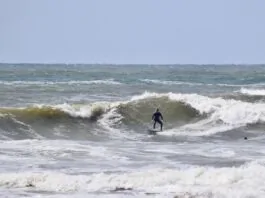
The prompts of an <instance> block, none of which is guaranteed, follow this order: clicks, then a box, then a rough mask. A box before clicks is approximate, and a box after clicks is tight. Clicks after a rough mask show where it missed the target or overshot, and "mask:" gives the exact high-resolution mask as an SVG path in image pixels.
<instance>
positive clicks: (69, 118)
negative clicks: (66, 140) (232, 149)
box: [0, 92, 265, 138]
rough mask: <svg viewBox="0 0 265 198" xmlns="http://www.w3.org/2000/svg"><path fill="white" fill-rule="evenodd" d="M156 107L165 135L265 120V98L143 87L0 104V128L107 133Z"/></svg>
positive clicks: (140, 123) (141, 123)
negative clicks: (94, 97)
mask: <svg viewBox="0 0 265 198" xmlns="http://www.w3.org/2000/svg"><path fill="white" fill-rule="evenodd" d="M156 108H160V109H161V112H162V113H163V115H164V119H165V125H166V127H167V129H166V131H165V133H163V134H165V135H167V134H168V135H169V134H170V135H172V134H173V135H179V134H181V135H183V134H185V135H199V136H201V135H212V134H216V133H219V132H226V131H228V130H233V129H236V128H239V127H246V126H255V125H257V124H265V113H264V112H265V104H264V103H262V102H259V103H251V102H245V101H239V100H235V99H225V98H222V97H215V98H214V97H208V96H202V95H198V94H180V93H164V94H163V93H162V94H159V93H150V92H145V93H143V94H142V95H137V96H134V97H132V98H131V99H130V100H128V101H117V102H96V103H91V104H87V105H78V104H60V105H54V106H47V105H35V106H31V107H25V108H0V115H1V116H0V123H1V127H0V130H1V131H5V133H7V134H8V133H9V132H11V131H12V132H14V131H18V133H20V132H21V131H22V129H25V128H28V131H29V130H31V131H39V130H40V129H45V130H46V131H47V129H50V131H54V130H55V129H58V127H60V129H64V130H65V131H71V130H72V131H79V130H80V128H81V129H82V130H83V131H84V132H85V131H86V132H88V131H89V132H91V133H93V131H104V130H107V131H109V133H111V130H114V129H115V130H123V129H129V130H134V131H135V132H136V133H137V132H138V131H139V130H138V129H139V127H140V128H143V127H147V126H150V125H151V116H152V113H153V111H154V110H155V109H156ZM70 129H71V130H70ZM75 129H76V130H75ZM77 129H78V130H77ZM180 132H181V133H180ZM0 133H1V132H0ZM51 133H52V132H51ZM69 133H70V132H69ZM109 133H108V134H109ZM42 135H43V134H42ZM68 135H69V134H68ZM44 136H45V135H44ZM20 138H21V135H20Z"/></svg>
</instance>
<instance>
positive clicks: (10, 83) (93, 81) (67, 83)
mask: <svg viewBox="0 0 265 198" xmlns="http://www.w3.org/2000/svg"><path fill="white" fill-rule="evenodd" d="M0 84H3V85H57V84H58V85H75V84H85V85H90V84H106V85H120V84H122V83H120V82H117V81H115V80H113V79H107V80H91V81H74V80H71V81H0Z"/></svg>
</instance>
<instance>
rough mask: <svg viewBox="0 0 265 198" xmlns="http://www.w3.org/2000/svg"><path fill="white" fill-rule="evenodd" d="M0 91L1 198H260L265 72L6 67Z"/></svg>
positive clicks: (0, 67)
mask: <svg viewBox="0 0 265 198" xmlns="http://www.w3.org/2000/svg"><path fill="white" fill-rule="evenodd" d="M0 93H1V94H0V195H1V197H12V198H13V197H14V198H18V197H27V198H32V197H34V198H37V197H38V198H39V197H45V198H58V197H60V198H68V197H78V198H81V197H104V198H105V197H107V198H113V197H137V198H141V197H170V198H173V197H175V198H195V197H196V198H197V197H203V198H204V197H207V198H222V197H231V198H241V197H244V198H252V197H260V198H263V197H265V133H264V129H265V65H104V64H98V65H97V64H96V65H86V64H4V63H2V64H0ZM156 108H159V109H160V111H161V113H162V114H163V116H164V130H163V131H162V132H158V133H157V134H150V133H148V129H149V128H152V124H153V122H152V120H151V119H152V114H153V113H154V111H155V110H156Z"/></svg>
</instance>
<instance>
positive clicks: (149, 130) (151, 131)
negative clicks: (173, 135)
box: [147, 129, 161, 135]
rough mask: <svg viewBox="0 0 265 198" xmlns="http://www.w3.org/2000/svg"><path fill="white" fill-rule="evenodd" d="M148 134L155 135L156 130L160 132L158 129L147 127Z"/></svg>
mask: <svg viewBox="0 0 265 198" xmlns="http://www.w3.org/2000/svg"><path fill="white" fill-rule="evenodd" d="M147 131H148V133H149V134H152V135H155V134H156V133H157V132H161V131H160V130H159V129H147Z"/></svg>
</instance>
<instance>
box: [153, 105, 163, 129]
mask: <svg viewBox="0 0 265 198" xmlns="http://www.w3.org/2000/svg"><path fill="white" fill-rule="evenodd" d="M152 120H153V121H154V126H153V128H154V129H155V128H156V123H157V122H158V123H159V124H160V130H161V131H162V129H163V122H162V120H163V116H162V114H161V113H160V112H159V109H156V112H155V113H154V114H153V116H152Z"/></svg>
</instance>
